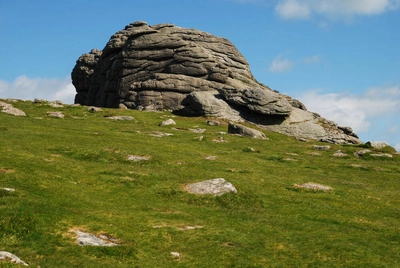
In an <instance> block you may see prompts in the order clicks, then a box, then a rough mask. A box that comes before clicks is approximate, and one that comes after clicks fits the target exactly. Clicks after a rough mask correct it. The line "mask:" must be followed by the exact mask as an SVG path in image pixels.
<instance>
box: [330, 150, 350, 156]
mask: <svg viewBox="0 0 400 268" xmlns="http://www.w3.org/2000/svg"><path fill="white" fill-rule="evenodd" d="M333 156H337V157H344V156H347V154H345V153H343V152H342V151H341V150H338V151H336V152H335V153H334V154H333Z"/></svg>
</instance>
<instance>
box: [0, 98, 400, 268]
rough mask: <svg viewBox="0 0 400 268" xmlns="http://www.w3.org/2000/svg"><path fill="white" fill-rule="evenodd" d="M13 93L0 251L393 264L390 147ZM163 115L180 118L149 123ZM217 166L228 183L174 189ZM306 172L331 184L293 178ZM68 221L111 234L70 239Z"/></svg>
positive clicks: (39, 259)
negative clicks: (243, 132)
mask: <svg viewBox="0 0 400 268" xmlns="http://www.w3.org/2000/svg"><path fill="white" fill-rule="evenodd" d="M13 105H14V106H15V107H17V108H20V109H22V110H23V111H25V113H26V114H27V116H26V117H14V116H11V115H7V114H4V113H0V137H1V143H0V144H1V145H0V188H6V187H7V188H14V189H15V192H9V191H6V190H0V251H8V252H11V253H13V254H15V255H17V256H18V257H19V258H21V259H22V260H23V261H25V262H27V263H28V264H29V266H30V267H400V191H399V190H400V155H397V154H393V158H387V157H373V156H370V155H364V156H363V157H360V158H358V157H355V156H354V155H353V153H354V152H356V151H359V150H362V149H365V148H363V146H350V145H347V146H345V145H331V149H330V150H328V151H317V150H315V149H314V148H313V145H326V144H322V143H319V142H314V141H309V142H300V141H298V140H296V139H295V138H293V137H288V136H284V135H281V134H277V133H272V132H264V133H265V134H266V136H267V137H268V138H269V140H256V139H252V138H248V137H240V136H234V135H229V134H221V133H220V132H226V131H227V122H224V121H220V122H221V125H220V126H209V125H207V124H206V120H207V119H206V118H202V117H175V116H174V115H173V114H171V113H168V112H157V113H156V112H140V111H130V110H115V109H103V110H104V111H102V112H94V113H93V112H89V111H88V109H87V107H72V106H66V107H64V108H52V107H50V106H49V105H46V104H34V103H32V102H30V101H25V102H22V101H20V102H17V103H13ZM49 111H62V112H63V113H64V114H65V117H64V118H63V119H60V118H52V117H48V116H46V113H47V112H49ZM111 115H129V116H133V117H134V118H135V120H133V121H116V120H110V119H108V118H106V117H108V116H111ZM168 118H173V119H174V120H175V122H176V123H177V124H176V125H175V126H164V127H161V126H159V123H160V122H162V121H164V120H166V119H168ZM214 120H215V119H214ZM172 127H174V128H176V129H172ZM195 128H204V129H206V131H205V132H204V133H203V134H198V133H193V132H191V131H190V129H195ZM153 132H163V133H171V134H173V136H165V137H155V136H151V135H149V134H152V133H153ZM200 136H203V139H202V140H200V139H199V137H200ZM220 137H223V139H224V140H225V141H226V142H215V141H213V140H215V139H216V140H219V139H220ZM250 148H253V149H254V150H252V149H250ZM337 150H341V151H342V152H343V153H346V154H348V156H345V157H335V156H333V154H334V153H335V152H336V151H337ZM384 152H386V153H394V151H393V149H392V148H385V149H384ZM129 155H139V156H147V157H150V158H149V160H147V161H139V162H134V161H130V160H128V156H129ZM208 156H215V160H209V159H206V158H207V157H208ZM214 178H225V179H226V180H227V181H229V182H231V183H232V184H233V185H235V186H236V188H237V190H238V192H237V194H225V195H222V196H216V197H215V196H200V195H193V194H189V193H187V192H185V191H184V186H185V184H187V183H192V182H198V181H203V180H208V179H214ZM306 182H315V183H320V184H323V185H327V186H330V187H332V188H333V190H332V191H328V192H322V191H307V190H299V189H297V188H295V187H294V185H295V184H301V183H306ZM186 226H201V228H197V229H190V228H188V230H185V227H186ZM182 229H183V230H182ZM73 230H83V231H87V232H90V233H93V234H106V235H109V236H112V237H115V238H116V239H117V240H118V243H119V244H120V245H119V246H117V247H92V246H80V245H78V243H77V242H76V234H75V233H74V232H73ZM171 252H178V253H179V254H180V257H174V256H173V255H171ZM16 266H17V265H15V264H10V263H7V262H1V261H0V267H16Z"/></svg>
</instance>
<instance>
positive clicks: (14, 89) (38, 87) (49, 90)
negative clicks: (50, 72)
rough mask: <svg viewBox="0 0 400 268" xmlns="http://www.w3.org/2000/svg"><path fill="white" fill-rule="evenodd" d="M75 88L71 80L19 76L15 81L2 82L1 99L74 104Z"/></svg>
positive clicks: (0, 88) (0, 87)
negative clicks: (56, 101) (40, 100)
mask: <svg viewBox="0 0 400 268" xmlns="http://www.w3.org/2000/svg"><path fill="white" fill-rule="evenodd" d="M75 94H76V92H75V88H74V86H73V85H72V83H71V79H70V78H69V77H68V78H65V79H58V78H53V79H49V78H42V77H35V78H30V77H27V76H25V75H21V76H18V77H17V78H16V79H15V80H14V81H12V82H8V81H4V80H0V98H16V99H23V100H33V99H35V98H40V99H45V100H61V101H63V102H64V103H73V102H74V96H75Z"/></svg>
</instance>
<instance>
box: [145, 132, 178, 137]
mask: <svg viewBox="0 0 400 268" xmlns="http://www.w3.org/2000/svg"><path fill="white" fill-rule="evenodd" d="M149 136H152V137H159V138H162V137H170V136H174V134H171V133H164V132H158V131H153V132H152V133H150V134H149Z"/></svg>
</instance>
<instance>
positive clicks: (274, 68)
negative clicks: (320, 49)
mask: <svg viewBox="0 0 400 268" xmlns="http://www.w3.org/2000/svg"><path fill="white" fill-rule="evenodd" d="M320 62H321V57H320V56H319V55H314V56H311V57H307V58H303V59H299V60H290V59H287V58H283V56H282V54H280V55H278V56H277V57H276V58H275V59H274V60H273V61H272V62H271V64H270V65H269V69H268V70H269V71H270V72H273V73H283V72H288V71H290V70H291V69H292V68H293V67H294V66H295V65H296V64H299V63H300V64H306V65H309V64H317V63H320Z"/></svg>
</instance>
